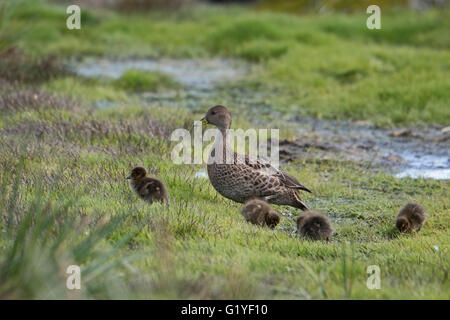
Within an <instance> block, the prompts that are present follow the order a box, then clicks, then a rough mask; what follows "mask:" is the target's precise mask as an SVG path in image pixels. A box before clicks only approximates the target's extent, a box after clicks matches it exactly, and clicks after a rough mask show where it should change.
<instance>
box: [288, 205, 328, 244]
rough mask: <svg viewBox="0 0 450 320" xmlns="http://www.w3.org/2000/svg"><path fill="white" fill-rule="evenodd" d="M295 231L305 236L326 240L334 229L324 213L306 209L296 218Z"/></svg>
mask: <svg viewBox="0 0 450 320" xmlns="http://www.w3.org/2000/svg"><path fill="white" fill-rule="evenodd" d="M297 232H298V233H299V234H300V235H301V236H302V237H305V238H310V239H313V240H327V241H328V240H329V239H330V237H331V235H332V234H333V232H334V230H333V227H332V226H331V223H330V221H329V220H328V218H327V217H326V216H325V215H323V214H321V213H320V212H318V211H314V210H308V211H305V212H303V213H302V214H301V215H300V216H299V217H298V218H297Z"/></svg>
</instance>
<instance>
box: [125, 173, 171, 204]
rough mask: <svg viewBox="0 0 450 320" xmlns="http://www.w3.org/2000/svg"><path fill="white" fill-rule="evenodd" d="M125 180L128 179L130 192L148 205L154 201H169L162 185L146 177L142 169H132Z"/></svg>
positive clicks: (156, 180) (154, 179)
mask: <svg viewBox="0 0 450 320" xmlns="http://www.w3.org/2000/svg"><path fill="white" fill-rule="evenodd" d="M127 179H130V188H131V190H133V191H134V192H135V193H136V194H137V195H138V196H139V197H140V198H141V199H144V200H145V201H147V202H148V203H149V204H152V203H153V202H154V201H159V202H165V203H167V202H168V201H169V193H168V192H167V189H166V187H165V186H164V184H163V183H162V182H161V181H159V180H158V179H156V178H150V177H147V171H145V169H144V168H142V167H136V168H134V169H133V170H131V174H130V175H129V176H128V177H127Z"/></svg>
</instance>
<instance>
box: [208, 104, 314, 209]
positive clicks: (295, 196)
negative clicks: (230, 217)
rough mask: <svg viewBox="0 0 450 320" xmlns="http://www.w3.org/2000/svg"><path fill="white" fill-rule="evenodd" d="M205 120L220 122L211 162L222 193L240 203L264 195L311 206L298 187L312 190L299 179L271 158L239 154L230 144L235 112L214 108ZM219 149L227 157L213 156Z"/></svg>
mask: <svg viewBox="0 0 450 320" xmlns="http://www.w3.org/2000/svg"><path fill="white" fill-rule="evenodd" d="M202 120H203V121H204V122H207V123H209V124H213V125H215V126H217V127H218V129H219V132H218V133H220V134H219V135H218V136H217V137H216V140H215V143H214V146H213V148H212V150H211V154H210V159H209V161H208V165H207V172H208V177H209V180H210V181H211V184H212V185H213V187H214V189H216V191H217V192H218V193H220V194H221V195H222V196H224V197H225V198H228V199H231V200H234V201H236V202H239V203H244V202H246V201H247V200H250V199H253V198H261V199H264V200H266V201H267V202H269V203H272V204H278V205H288V206H292V207H294V208H299V209H302V210H307V209H308V207H307V206H306V205H305V203H304V202H303V201H302V199H301V198H300V195H299V192H298V190H304V191H307V192H311V191H310V190H309V189H308V188H306V187H305V186H303V185H302V184H301V183H300V182H298V181H297V179H295V178H294V177H292V176H291V175H289V174H287V173H285V172H283V171H281V170H279V169H277V168H275V167H273V166H272V165H271V164H270V163H269V162H266V161H264V160H262V159H260V158H257V159H254V158H250V157H249V156H248V155H241V154H237V153H236V152H234V150H231V149H229V148H228V145H227V142H226V136H227V130H228V129H229V128H230V126H231V113H230V112H229V111H228V109H227V108H226V107H224V106H215V107H213V108H211V109H210V110H209V111H208V112H207V113H206V116H205V117H204V118H203V119H202ZM218 151H219V152H222V153H223V155H224V161H213V160H212V159H214V158H215V157H216V152H218ZM227 155H230V156H231V157H233V161H228V162H231V163H227V162H226V159H227V158H226V156H227ZM230 159H231V158H230Z"/></svg>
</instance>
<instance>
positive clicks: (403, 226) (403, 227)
mask: <svg viewBox="0 0 450 320" xmlns="http://www.w3.org/2000/svg"><path fill="white" fill-rule="evenodd" d="M395 226H396V227H397V229H398V231H400V232H407V231H408V230H409V228H410V224H409V221H408V219H406V218H405V217H398V218H397V221H396V222H395Z"/></svg>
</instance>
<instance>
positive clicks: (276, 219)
mask: <svg viewBox="0 0 450 320" xmlns="http://www.w3.org/2000/svg"><path fill="white" fill-rule="evenodd" d="M278 223H280V216H279V214H278V213H276V212H275V211H273V210H272V211H270V212H269V213H267V216H266V224H267V226H268V227H269V228H271V229H273V228H275V227H276V226H277V225H278Z"/></svg>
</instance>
